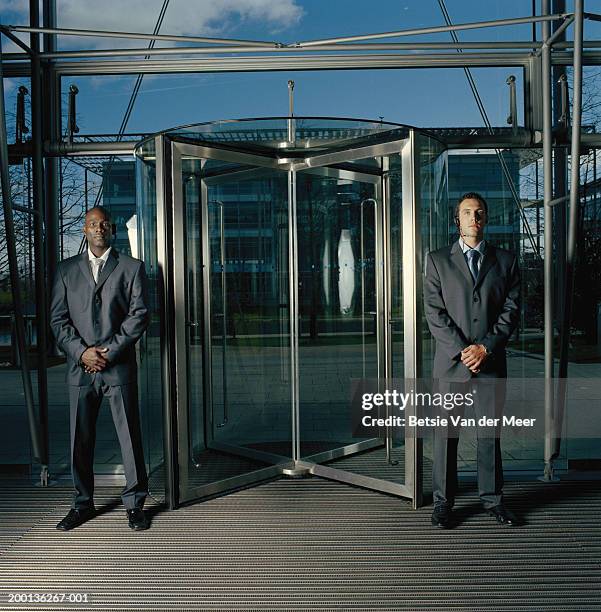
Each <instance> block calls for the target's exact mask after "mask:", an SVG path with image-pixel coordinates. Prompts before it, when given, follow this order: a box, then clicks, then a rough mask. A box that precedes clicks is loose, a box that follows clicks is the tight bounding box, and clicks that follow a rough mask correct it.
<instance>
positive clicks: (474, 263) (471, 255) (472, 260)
mask: <svg viewBox="0 0 601 612" xmlns="http://www.w3.org/2000/svg"><path fill="white" fill-rule="evenodd" d="M479 259H480V251H476V249H470V250H469V251H468V252H467V263H468V266H469V269H470V272H471V273H472V278H473V279H474V283H475V282H476V279H477V278H478V260H479Z"/></svg>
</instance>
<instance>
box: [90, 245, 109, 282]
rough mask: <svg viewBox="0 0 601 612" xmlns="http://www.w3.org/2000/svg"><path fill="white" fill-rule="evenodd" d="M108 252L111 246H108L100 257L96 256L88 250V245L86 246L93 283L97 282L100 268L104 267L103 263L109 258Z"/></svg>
mask: <svg viewBox="0 0 601 612" xmlns="http://www.w3.org/2000/svg"><path fill="white" fill-rule="evenodd" d="M110 252H111V247H109V248H108V249H107V250H106V251H105V252H104V253H103V254H102V255H101V256H100V257H96V255H94V253H92V251H91V250H90V247H88V258H89V259H90V266H91V268H92V276H93V277H94V282H95V283H97V282H98V275H99V271H100V270H101V269H102V268H104V265H105V264H106V262H107V260H108V258H109V253H110Z"/></svg>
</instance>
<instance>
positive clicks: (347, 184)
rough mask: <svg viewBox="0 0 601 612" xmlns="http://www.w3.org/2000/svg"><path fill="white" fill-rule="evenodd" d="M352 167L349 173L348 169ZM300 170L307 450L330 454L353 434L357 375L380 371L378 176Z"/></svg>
mask: <svg viewBox="0 0 601 612" xmlns="http://www.w3.org/2000/svg"><path fill="white" fill-rule="evenodd" d="M348 174H350V173H348ZM345 176H347V174H345V173H341V174H340V176H338V177H335V176H332V170H331V169H330V170H329V175H328V176H322V175H319V174H314V173H309V172H299V173H298V175H297V182H296V184H297V218H298V222H297V225H298V270H299V272H298V274H299V319H300V325H299V336H300V337H299V372H300V374H299V378H300V380H299V398H300V447H301V457H302V458H305V459H307V460H309V461H327V460H329V459H332V458H333V457H337V456H338V457H340V456H342V455H345V454H348V453H350V452H357V451H358V450H359V449H360V448H361V447H362V446H360V445H361V444H363V446H365V443H367V445H368V446H373V445H375V444H381V441H379V440H371V441H366V440H360V439H356V438H354V437H353V433H352V427H351V413H350V390H351V380H352V379H362V378H372V379H374V378H377V376H378V354H377V350H378V344H377V323H376V317H377V304H376V255H375V244H376V243H375V233H376V209H377V205H376V199H375V195H376V185H375V183H376V182H378V183H379V182H380V180H381V179H380V177H374V182H371V183H368V182H362V181H358V180H352V179H351V178H345Z"/></svg>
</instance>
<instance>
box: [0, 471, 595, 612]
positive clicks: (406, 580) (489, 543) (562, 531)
mask: <svg viewBox="0 0 601 612" xmlns="http://www.w3.org/2000/svg"><path fill="white" fill-rule="evenodd" d="M506 493H507V502H508V504H510V505H511V506H512V508H513V509H514V510H516V511H517V512H519V514H520V515H522V516H523V517H524V518H525V519H526V521H527V524H526V525H525V526H523V527H519V528H503V527H501V526H498V525H496V523H494V522H493V519H492V518H490V517H488V516H485V515H484V514H482V512H481V510H480V508H479V504H478V502H477V497H476V494H475V491H474V490H473V489H472V488H471V487H470V486H469V485H463V487H462V491H461V495H460V496H459V500H458V513H459V517H460V521H461V523H460V525H459V526H458V527H457V528H456V529H454V530H450V531H446V532H441V531H439V530H436V529H434V528H433V527H431V525H430V522H429V513H430V510H429V509H428V508H423V509H421V510H417V511H413V510H411V509H410V508H409V507H408V505H407V504H406V503H404V502H402V501H400V500H398V499H395V498H393V497H389V496H386V495H382V494H377V493H373V492H370V491H365V490H361V489H356V488H353V487H349V486H346V485H342V484H339V483H334V482H328V481H325V480H321V479H318V478H310V479H307V480H300V481H298V480H284V479H283V480H278V481H274V482H270V483H267V484H264V485H261V486H258V487H254V488H252V489H247V490H244V491H240V492H237V493H234V494H232V495H229V496H227V497H222V498H217V499H213V500H211V501H208V502H205V503H202V504H196V505H193V506H189V507H186V508H182V509H180V510H177V511H173V512H168V511H165V510H163V509H161V508H160V507H159V506H157V505H155V504H153V503H151V504H149V507H150V514H151V516H152V528H151V529H150V531H147V532H142V533H134V532H132V531H131V530H129V529H128V527H127V524H126V520H125V514H124V512H123V509H122V508H121V507H120V505H119V498H118V489H116V488H115V487H108V486H103V487H100V489H99V491H98V497H97V504H98V506H99V507H100V508H101V511H102V514H101V515H100V516H98V517H97V518H95V519H94V520H92V521H90V522H89V523H87V524H86V525H84V526H82V527H80V528H78V529H77V530H75V531H72V532H69V533H66V534H65V533H61V532H58V531H56V529H55V525H56V523H57V522H58V521H59V520H60V518H62V516H63V515H64V513H65V512H66V511H67V509H68V506H69V499H70V491H69V488H68V487H63V486H59V487H51V488H49V489H39V488H35V487H32V486H31V485H27V484H25V483H23V482H19V481H14V480H8V479H6V478H3V479H2V478H0V525H1V527H0V610H2V611H14V610H35V611H42V610H61V611H62V612H64V611H67V610H68V611H74V612H75V611H79V610H81V611H83V610H86V611H87V610H127V611H131V610H154V611H163V610H165V611H167V610H169V611H176V610H190V611H198V610H203V611H204V610H261V611H263V610H277V611H281V610H311V611H314V610H390V611H392V610H395V611H399V610H413V611H427V612H438V611H446V610H454V611H456V612H457V611H465V612H468V611H470V612H472V611H474V610H491V611H498V612H501V611H504V612H505V611H506V612H520V611H526V610H527V611H531V612H551V611H556V612H568V611H575V612H576V611H577V612H593V611H594V610H601V591H600V590H599V582H600V580H601V561H600V560H601V532H600V531H599V516H600V513H601V483H600V482H587V481H580V482H569V481H566V482H562V483H559V484H556V485H555V484H553V485H543V484H542V483H538V482H528V483H519V482H512V483H509V484H508V485H507V488H506ZM10 593H18V594H20V595H21V597H23V596H31V597H32V598H33V597H35V594H46V595H48V594H50V595H56V596H57V597H58V596H60V595H62V594H80V595H85V596H87V602H86V603H79V604H78V603H64V602H63V603H56V604H48V603H29V604H27V603H9V594H10Z"/></svg>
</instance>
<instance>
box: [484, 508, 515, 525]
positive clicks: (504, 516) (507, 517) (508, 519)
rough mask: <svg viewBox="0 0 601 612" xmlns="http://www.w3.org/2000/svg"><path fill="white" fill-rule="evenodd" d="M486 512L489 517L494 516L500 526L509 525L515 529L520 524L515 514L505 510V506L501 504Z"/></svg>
mask: <svg viewBox="0 0 601 612" xmlns="http://www.w3.org/2000/svg"><path fill="white" fill-rule="evenodd" d="M487 512H488V514H489V516H494V517H495V519H496V520H497V523H499V524H500V525H511V526H512V527H515V526H516V525H519V524H520V522H519V521H518V519H517V517H516V516H515V514H513V512H510V511H509V510H507V508H505V506H503V505H502V504H499V505H498V506H495V507H494V508H489V509H488V510H487Z"/></svg>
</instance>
